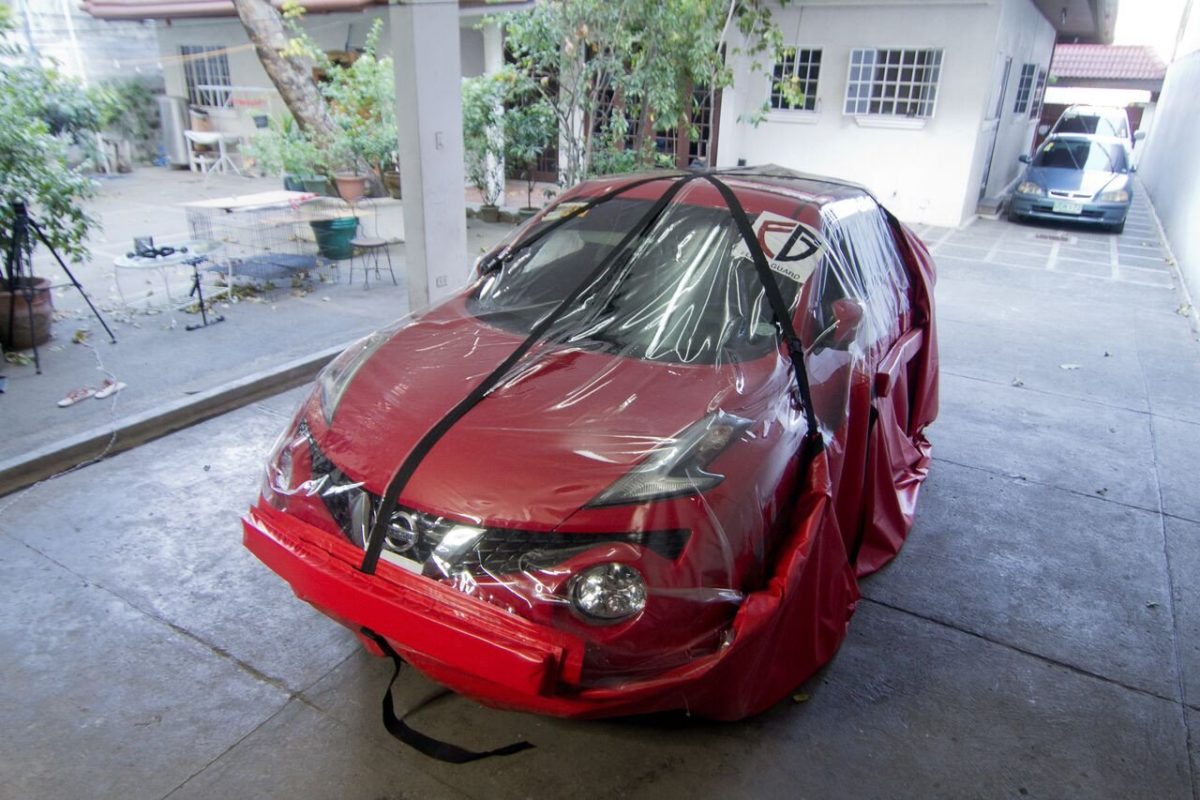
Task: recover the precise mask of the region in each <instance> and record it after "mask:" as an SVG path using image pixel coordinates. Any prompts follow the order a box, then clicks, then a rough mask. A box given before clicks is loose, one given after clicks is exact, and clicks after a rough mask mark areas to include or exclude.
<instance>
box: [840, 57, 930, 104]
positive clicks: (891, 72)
mask: <svg viewBox="0 0 1200 800" xmlns="http://www.w3.org/2000/svg"><path fill="white" fill-rule="evenodd" d="M941 73H942V51H941V50H940V49H938V50H934V49H926V50H869V49H856V50H852V51H851V52H850V75H849V78H848V80H847V81H846V106H845V113H847V114H854V115H859V114H878V115H882V116H894V117H913V118H919V119H927V118H929V117H932V116H933V111H934V108H935V107H936V106H937V90H938V81H939V80H940V79H941Z"/></svg>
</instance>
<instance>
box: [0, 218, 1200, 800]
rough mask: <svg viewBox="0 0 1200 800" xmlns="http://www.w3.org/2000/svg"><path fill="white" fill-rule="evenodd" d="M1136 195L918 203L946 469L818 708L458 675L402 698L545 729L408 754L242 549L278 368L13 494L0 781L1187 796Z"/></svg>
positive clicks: (516, 791)
mask: <svg viewBox="0 0 1200 800" xmlns="http://www.w3.org/2000/svg"><path fill="white" fill-rule="evenodd" d="M1144 221H1145V212H1144V209H1139V211H1138V214H1137V218H1136V219H1135V220H1134V221H1132V222H1131V224H1130V226H1129V228H1128V230H1127V232H1126V233H1125V234H1124V235H1123V236H1121V237H1113V236H1109V235H1106V234H1092V233H1087V232H1085V231H1075V230H1071V231H1066V232H1065V233H1066V234H1067V236H1068V239H1067V241H1061V240H1059V239H1058V238H1054V239H1046V238H1045V236H1046V235H1054V236H1057V233H1061V232H1056V231H1055V230H1054V229H1051V228H1048V227H1041V226H1038V227H1035V226H1012V225H1009V224H1008V223H1006V222H991V221H986V220H981V221H977V222H976V223H974V224H973V225H971V226H969V227H967V228H965V229H963V230H959V231H938V230H927V231H926V235H927V236H928V237H929V239H930V241H931V242H933V244H934V246H935V247H936V249H937V255H938V258H939V263H940V269H941V276H942V279H941V283H940V284H939V287H938V300H939V303H940V308H939V320H940V323H941V346H942V353H943V364H944V371H943V406H942V413H941V418H940V420H939V422H938V423H937V425H936V427H935V428H934V429H933V430H932V432H931V438H932V439H933V441H934V446H935V451H934V452H935V454H936V455H935V464H934V469H933V474H932V477H931V478H930V481H929V484H928V486H927V488H926V490H925V492H924V494H923V496H922V498H921V505H920V508H919V512H918V520H917V525H916V528H915V530H914V531H913V534H912V536H911V538H910V540H909V543H908V545H907V546H906V547H905V549H904V551H903V552H902V553H901V555H900V557H899V558H898V559H897V560H896V561H895V562H894V563H893V564H892V565H891V566H890V567H888V568H887V569H886V570H884V571H883V572H882V573H881V574H879V575H877V576H875V577H873V578H871V579H869V580H867V581H866V582H865V583H864V592H865V599H864V601H863V602H862V604H861V606H860V608H859V610H858V613H857V614H856V615H855V617H854V620H853V622H852V625H851V631H850V636H849V638H848V640H847V641H846V644H845V646H844V647H843V648H842V650H841V652H840V653H839V655H838V657H837V658H836V660H835V661H834V662H833V663H832V664H831V665H830V666H829V667H828V668H827V669H826V670H824V671H823V672H822V673H820V674H819V675H818V676H816V677H815V678H814V679H813V680H811V681H810V682H809V683H808V684H807V686H805V687H804V689H803V692H804V693H806V694H807V695H809V699H808V700H807V701H806V702H803V703H794V702H791V701H785V702H783V703H781V704H780V705H779V706H778V707H776V708H774V709H772V710H770V711H768V712H767V713H765V714H763V715H761V716H759V717H757V718H755V719H752V720H749V721H746V722H743V723H740V724H725V725H717V724H707V723H689V722H687V721H680V720H662V719H658V720H653V721H616V722H613V721H609V722H577V723H573V722H563V721H557V720H551V719H543V718H539V717H533V716H527V715H521V714H510V713H503V712H498V711H492V710H488V709H483V708H480V707H478V706H476V705H475V704H473V703H471V702H469V701H467V700H464V699H462V698H458V697H451V698H447V699H444V700H441V701H439V702H437V703H435V704H433V705H431V706H429V707H427V708H425V709H423V710H422V711H421V712H419V713H418V714H417V715H416V716H415V718H414V722H415V723H416V724H418V725H419V726H420V727H422V728H424V729H426V730H428V731H429V732H430V733H432V734H434V735H438V736H443V737H446V738H449V739H451V740H453V741H456V742H459V743H462V744H464V745H466V746H469V747H475V748H484V747H489V746H495V745H497V744H502V743H507V742H510V741H513V740H515V739H518V738H528V739H529V740H531V741H533V742H534V743H536V744H537V749H535V750H532V751H529V752H527V753H523V754H521V755H518V756H515V757H512V758H508V759H499V760H493V761H487V762H482V763H480V764H476V765H468V766H463V767H449V766H446V765H442V764H439V763H436V762H431V761H429V760H427V759H424V758H423V757H421V756H419V755H415V754H414V753H412V752H409V751H405V750H404V749H403V748H401V747H399V746H397V745H396V744H395V743H394V742H392V740H390V739H389V738H388V737H387V735H386V733H385V732H384V731H383V730H382V727H381V725H380V723H379V719H378V703H379V697H380V694H381V692H382V690H383V687H384V684H385V683H386V680H387V677H388V674H389V668H388V666H387V664H386V663H385V662H383V661H382V660H377V659H372V658H369V657H367V656H365V655H364V654H362V653H361V652H360V651H359V650H358V648H357V647H356V645H355V644H354V642H353V641H352V639H351V637H350V636H349V634H348V633H346V632H345V631H343V630H342V629H341V628H339V627H338V626H337V625H335V624H334V623H332V622H330V621H328V620H326V619H325V618H323V617H322V616H320V615H319V614H317V613H316V612H315V611H313V610H311V609H310V608H309V607H307V606H305V605H304V604H302V603H300V602H298V601H296V600H295V599H294V597H292V595H291V593H290V591H289V590H288V589H287V588H286V586H285V585H284V584H283V583H282V582H281V581H280V580H278V579H277V578H276V577H275V576H274V575H272V574H271V573H269V572H268V571H267V570H266V569H265V568H264V567H262V566H261V565H260V564H259V563H258V562H257V561H255V559H254V558H253V557H251V556H250V555H248V554H247V553H246V552H245V551H244V550H242V549H241V547H240V543H239V535H238V525H237V516H238V514H239V513H240V512H241V511H242V510H243V509H244V508H245V507H246V505H247V503H248V502H249V501H250V499H251V497H252V495H253V493H254V491H255V487H256V485H257V482H258V475H259V470H260V464H261V460H262V458H263V455H264V453H265V451H266V450H267V448H268V447H269V445H270V442H271V440H272V439H273V437H274V436H275V434H276V433H277V432H278V431H279V430H280V429H281V428H282V427H283V425H284V424H285V421H286V418H287V415H288V413H289V412H290V410H291V408H292V407H293V406H294V404H295V403H296V402H297V398H298V394H297V393H296V392H291V393H288V394H286V395H282V396H279V397H277V398H274V399H272V400H270V401H268V402H264V403H260V404H256V405H253V406H249V407H246V408H244V409H242V410H240V411H237V412H234V413H231V414H229V415H226V416H225V417H223V418H220V419H216V420H213V421H211V422H208V423H205V424H202V425H199V426H197V427H194V428H191V429H188V430H186V431H184V432H182V433H178V434H174V435H172V436H170V437H167V438H164V439H160V440H158V441H155V442H152V443H150V444H148V445H145V446H142V447H140V448H138V449H136V450H133V451H130V452H128V453H125V454H122V455H120V456H117V457H114V458H112V459H110V460H108V461H105V462H102V463H100V464H97V465H94V466H91V467H88V468H86V469H83V470H80V471H78V472H75V473H73V474H70V475H66V476H63V477H60V478H57V479H54V480H52V481H50V482H48V483H45V484H42V485H41V486H38V487H36V488H35V489H33V490H32V491H30V492H29V493H27V494H25V495H21V496H18V497H17V498H15V500H13V498H6V499H0V506H4V510H3V511H2V512H0V532H2V535H0V586H3V587H4V590H5V593H4V602H3V605H2V606H0V674H3V676H4V680H3V682H0V717H2V719H3V723H4V726H3V727H4V731H5V733H4V736H2V737H0V786H2V787H3V791H0V794H3V795H4V796H11V797H21V798H33V797H97V798H99V797H114V798H161V797H168V796H169V797H172V798H190V797H197V798H207V797H220V796H225V797H287V798H301V797H302V798H334V797H337V798H365V799H367V800H377V799H378V798H401V797H412V798H416V797H422V798H424V797H480V798H489V800H491V799H492V798H507V797H534V796H536V797H603V798H610V797H654V798H662V797H685V798H690V797H789V798H791V797H855V798H902V797H913V798H939V797H946V798H966V797H972V798H974V797H980V798H993V797H1014V798H1016V797H1034V798H1067V797H1069V798H1076V797H1080V798H1081V797H1089V798H1090V797H1112V798H1156V799H1158V798H1167V799H1169V798H1180V799H1181V800H1187V799H1188V798H1191V800H1196V798H1197V797H1200V795H1198V794H1197V792H1196V788H1195V787H1196V777H1195V773H1196V764H1195V761H1194V759H1195V757H1196V755H1197V752H1198V750H1197V747H1198V744H1200V738H1198V734H1200V490H1198V489H1197V481H1196V477H1195V476H1196V465H1197V461H1198V457H1197V454H1198V453H1200V346H1198V345H1197V342H1196V340H1195V338H1194V336H1193V335H1192V334H1191V333H1190V331H1189V328H1188V326H1187V323H1186V320H1185V319H1184V318H1183V317H1181V316H1179V315H1178V314H1176V313H1175V309H1176V307H1177V306H1178V304H1179V302H1180V301H1179V299H1178V297H1177V296H1176V294H1175V292H1174V290H1173V289H1172V288H1170V283H1171V281H1172V273H1171V271H1170V270H1169V268H1168V267H1167V265H1166V264H1165V262H1160V261H1159V260H1156V259H1161V251H1160V250H1159V249H1158V245H1157V243H1155V240H1154V238H1153V235H1152V231H1151V230H1150V229H1149V228H1148V227H1146V226H1145V225H1144ZM1144 242H1152V243H1153V244H1151V245H1150V246H1144V245H1143V243H1144ZM9 501H13V502H9ZM402 683H403V687H402V690H401V698H400V703H401V705H402V706H404V705H409V704H412V703H415V702H416V701H417V700H418V699H420V698H421V697H423V696H424V695H425V694H426V693H427V692H428V691H430V688H431V687H430V686H429V685H428V684H426V683H424V682H423V681H421V680H420V679H418V678H417V677H415V676H413V675H409V676H408V677H407V678H405V679H404V680H403V681H402ZM1189 749H1190V757H1191V759H1192V762H1191V764H1189Z"/></svg>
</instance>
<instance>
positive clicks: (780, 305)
mask: <svg viewBox="0 0 1200 800" xmlns="http://www.w3.org/2000/svg"><path fill="white" fill-rule="evenodd" d="M704 179H705V180H706V181H708V182H709V183H711V184H712V185H713V186H715V187H717V191H718V192H720V193H721V197H722V198H724V200H725V204H726V205H727V206H729V211H730V213H731V214H733V221H734V223H735V224H736V225H737V227H738V232H739V233H741V235H742V240H743V241H745V243H746V248H747V249H748V250H749V251H750V256H751V260H753V261H754V271H755V272H757V273H758V279H759V281H761V282H762V285H763V292H764V293H765V294H766V296H767V302H768V303H770V304H771V311H772V312H773V313H774V314H775V324H776V325H777V326H778V328H779V335H780V337H781V338H782V339H783V341H784V343H785V344H786V345H787V350H788V355H789V356H790V357H791V359H792V370H793V372H794V373H795V375H796V385H797V387H798V388H799V389H800V402H801V404H802V405H803V406H804V418H805V419H806V420H807V421H808V435H809V437H815V436H816V435H817V415H816V413H815V412H814V411H813V404H812V393H811V392H810V391H809V387H808V370H807V369H806V368H805V366H804V344H803V343H802V342H801V341H800V337H799V336H797V335H796V328H795V327H794V326H793V325H792V314H791V311H790V310H789V309H788V306H787V303H785V302H784V301H783V294H782V293H781V292H780V291H779V284H777V283H776V282H775V275H774V274H773V273H772V272H771V268H770V266H768V265H767V257H766V255H765V254H764V253H763V251H762V247H761V246H760V245H759V243H758V237H756V236H755V235H754V226H753V225H751V224H750V218H749V217H747V216H746V210H745V209H744V208H742V204H741V202H739V201H738V199H737V196H736V195H734V193H733V191H732V190H731V189H730V188H729V187H728V186H726V185H725V184H724V183H722V182H721V181H720V180H718V179H717V177H716V176H714V175H705V176H704Z"/></svg>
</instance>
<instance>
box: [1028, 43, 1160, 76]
mask: <svg viewBox="0 0 1200 800" xmlns="http://www.w3.org/2000/svg"><path fill="white" fill-rule="evenodd" d="M1166 73H1167V65H1166V64H1164V63H1163V61H1162V59H1161V58H1159V57H1158V53H1156V52H1155V51H1154V48H1153V47H1147V46H1145V45H1130V44H1060V45H1058V46H1057V47H1055V48H1054V60H1053V61H1051V62H1050V74H1051V75H1052V76H1054V77H1056V78H1091V79H1104V78H1110V79H1113V80H1126V81H1129V80H1135V81H1160V80H1162V79H1163V76H1164V75H1166Z"/></svg>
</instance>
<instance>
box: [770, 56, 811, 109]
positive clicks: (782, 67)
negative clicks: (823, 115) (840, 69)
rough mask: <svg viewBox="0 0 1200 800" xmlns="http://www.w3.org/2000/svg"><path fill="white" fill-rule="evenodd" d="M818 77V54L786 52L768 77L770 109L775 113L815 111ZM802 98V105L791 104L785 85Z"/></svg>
mask: <svg viewBox="0 0 1200 800" xmlns="http://www.w3.org/2000/svg"><path fill="white" fill-rule="evenodd" d="M820 77H821V51H820V50H812V49H804V50H801V49H797V48H795V47H790V48H788V49H787V50H785V51H784V52H783V54H782V56H781V57H780V60H779V61H776V62H775V70H774V72H773V73H772V76H771V108H772V109H775V110H777V111H816V110H817V81H818V80H819V79H820ZM785 83H786V84H789V85H790V86H791V87H792V88H793V89H795V90H798V91H799V92H801V93H802V94H803V95H804V99H803V101H802V102H800V103H798V104H794V103H792V102H791V101H789V100H788V97H787V94H786V93H785V92H784V84H785Z"/></svg>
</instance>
